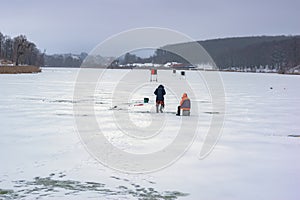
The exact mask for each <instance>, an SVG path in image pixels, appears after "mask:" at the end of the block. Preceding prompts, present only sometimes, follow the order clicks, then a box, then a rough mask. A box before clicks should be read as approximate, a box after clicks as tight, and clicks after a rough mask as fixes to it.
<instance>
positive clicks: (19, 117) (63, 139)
mask: <svg viewBox="0 0 300 200" xmlns="http://www.w3.org/2000/svg"><path fill="white" fill-rule="evenodd" d="M85 70H88V71H91V72H92V73H93V72H94V71H93V70H97V69H85ZM78 71H79V69H61V68H44V69H43V72H42V73H39V74H18V75H1V76H0V97H1V98H0V111H1V112H0V128H1V129H0V137H1V140H0V156H1V164H0V199H1V198H4V199H14V198H15V199H33V198H39V199H86V198H97V197H99V198H100V199H101V198H103V199H139V198H140V199H143V198H146V197H152V198H153V199H164V198H165V199H167V198H169V199H176V198H179V199H181V198H182V199H237V200H238V199H249V200H250V199H278V200H279V199H295V200H296V199H299V197H300V192H299V185H300V170H299V169H300V161H299V156H298V154H299V153H300V138H298V137H288V135H300V126H299V119H300V117H299V116H300V109H299V108H300V105H299V102H300V93H299V84H300V76H291V75H278V74H264V73H229V72H224V73H220V75H221V77H222V79H223V85H224V89H225V97H226V98H225V105H226V110H225V111H226V112H225V121H224V126H223V129H222V135H221V137H220V138H219V141H218V143H217V145H216V146H215V147H214V149H213V151H212V152H211V153H210V154H209V155H208V156H207V157H205V158H204V159H199V153H200V150H201V147H202V144H203V141H204V139H205V134H206V133H207V130H208V129H209V126H210V122H211V118H212V115H214V114H215V115H218V113H213V112H212V105H211V99H210V94H209V93H208V90H207V88H206V86H205V83H204V81H203V80H201V77H200V76H199V75H198V72H195V71H187V72H186V80H187V81H188V82H189V83H190V85H191V86H192V87H193V88H195V92H196V93H197V94H196V97H197V99H191V100H192V105H193V103H194V104H195V103H196V102H198V103H199V105H200V106H199V109H198V111H193V109H192V112H191V113H192V116H191V117H190V118H188V119H189V120H198V119H199V125H198V129H197V135H196V138H195V141H194V143H193V144H192V145H191V147H190V148H189V150H188V151H187V152H186V153H185V154H184V155H183V156H182V157H181V158H180V159H179V160H177V161H176V162H175V163H173V164H172V165H170V166H168V167H166V168H163V169H161V170H159V171H156V172H153V173H145V174H144V173H142V174H128V173H122V172H119V171H115V170H113V169H110V168H108V167H105V166H103V165H102V164H101V163H99V162H98V161H96V160H95V159H94V157H93V156H91V155H90V154H89V153H88V152H87V151H86V148H85V146H84V144H82V142H81V140H80V136H79V134H78V133H77V127H76V124H75V122H76V120H75V119H74V113H73V106H74V104H75V103H76V102H75V101H74V99H73V94H74V87H75V81H76V77H77V73H78ZM124 73H126V70H107V74H106V76H105V77H102V84H101V85H99V86H98V87H97V89H96V92H95V95H94V96H89V97H86V99H84V100H85V101H86V102H92V103H93V105H94V108H95V116H97V122H98V123H99V124H102V125H103V126H102V127H101V129H102V131H103V133H104V134H105V136H106V137H107V138H108V140H109V141H110V142H111V143H113V144H114V145H116V146H118V147H119V148H120V149H123V150H124V151H128V152H135V153H136V152H142V153H149V152H153V151H156V150H157V149H163V148H164V146H166V145H167V144H169V143H170V142H171V141H172V140H173V139H174V137H175V136H176V135H175V136H174V133H176V131H174V130H173V128H174V126H175V125H178V123H180V120H181V119H182V118H181V117H177V116H175V115H174V112H175V111H176V107H177V104H178V101H179V99H178V97H176V96H175V95H174V94H173V93H172V88H168V86H167V85H166V89H167V95H166V108H165V113H163V114H160V113H159V114H157V113H155V110H154V100H155V97H154V95H153V91H154V89H155V88H156V87H157V86H158V84H159V83H160V82H158V83H156V82H152V83H149V85H146V86H145V87H138V89H137V90H136V91H135V93H134V94H132V96H131V100H130V102H128V100H125V101H124V102H117V104H115V103H116V102H113V100H112V94H113V90H114V87H115V86H116V83H117V81H118V78H119V77H121V76H122V75H123V74H124ZM137 73H141V75H142V74H143V73H149V71H147V70H138V72H137ZM159 73H160V72H159ZM162 73H169V74H170V76H172V71H164V72H162ZM201 73H218V72H201ZM149 76H150V74H149ZM178 76H179V75H178ZM158 78H159V81H162V82H163V80H160V76H159V75H158ZM179 81H180V80H179ZM124 84H126V83H124ZM145 96H147V97H149V98H150V102H149V104H147V105H144V104H143V98H144V97H145ZM140 104H143V105H142V106H140ZM192 108H193V107H192ZM116 110H117V111H119V112H129V117H130V120H131V121H133V122H134V123H135V124H136V125H137V126H141V127H145V126H147V125H148V124H149V123H150V122H149V120H152V117H153V116H155V118H161V117H164V119H166V124H165V125H164V130H163V132H162V133H163V134H160V135H157V136H155V137H153V138H151V140H140V142H136V141H135V140H133V139H130V137H128V136H124V135H122V134H120V133H119V131H118V127H117V126H115V124H114V121H113V118H112V117H111V115H112V113H113V112H114V111H116ZM196 115H198V117H199V118H197V117H195V116H196ZM80 117H82V118H88V117H89V116H88V115H83V116H80Z"/></svg>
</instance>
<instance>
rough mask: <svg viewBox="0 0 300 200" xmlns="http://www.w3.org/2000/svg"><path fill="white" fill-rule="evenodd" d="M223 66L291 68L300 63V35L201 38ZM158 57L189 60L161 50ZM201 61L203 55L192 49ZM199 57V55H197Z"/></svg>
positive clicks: (226, 67)
mask: <svg viewBox="0 0 300 200" xmlns="http://www.w3.org/2000/svg"><path fill="white" fill-rule="evenodd" d="M199 44H201V45H202V46H203V48H204V49H205V50H206V51H207V52H208V53H209V55H210V56H211V57H212V59H213V60H214V62H215V64H216V66H217V67H218V68H219V69H229V68H240V69H242V68H253V69H254V68H257V67H268V68H269V69H277V70H278V71H287V70H289V69H291V68H293V67H295V66H298V65H300V36H260V37H241V38H225V39H214V40H206V41H199ZM192 45H193V44H192V43H184V44H175V45H168V46H169V47H167V48H170V47H171V48H172V49H190V47H191V46H192ZM155 57H156V58H155V59H154V60H158V61H159V62H161V63H163V62H170V61H177V62H187V61H185V60H184V59H183V58H181V57H180V56H178V55H176V54H173V53H170V52H167V51H163V50H160V51H159V52H158V53H156V55H155ZM191 57H193V60H194V61H195V62H198V63H199V64H200V63H201V62H202V60H201V56H199V55H197V54H194V55H193V52H191ZM197 57H198V58H197Z"/></svg>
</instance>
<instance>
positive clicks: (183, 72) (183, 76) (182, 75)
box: [180, 71, 185, 79]
mask: <svg viewBox="0 0 300 200" xmlns="http://www.w3.org/2000/svg"><path fill="white" fill-rule="evenodd" d="M180 75H181V76H180V77H181V78H183V79H185V71H181V72H180Z"/></svg>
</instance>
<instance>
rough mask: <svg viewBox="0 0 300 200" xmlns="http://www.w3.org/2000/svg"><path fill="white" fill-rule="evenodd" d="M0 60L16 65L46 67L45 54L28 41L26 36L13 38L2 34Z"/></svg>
mask: <svg viewBox="0 0 300 200" xmlns="http://www.w3.org/2000/svg"><path fill="white" fill-rule="evenodd" d="M0 60H2V61H1V62H2V63H12V64H14V65H17V66H18V65H20V64H22V65H34V66H43V65H44V53H42V52H41V51H40V50H39V49H38V48H37V46H36V45H35V44H34V43H33V42H30V41H28V40H27V38H26V36H25V35H19V36H17V37H14V38H11V37H10V36H7V35H3V34H2V33H1V32H0Z"/></svg>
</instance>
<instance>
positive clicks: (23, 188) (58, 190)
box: [0, 173, 188, 200]
mask: <svg viewBox="0 0 300 200" xmlns="http://www.w3.org/2000/svg"><path fill="white" fill-rule="evenodd" d="M63 177H64V175H62V174H61V173H60V174H58V175H57V176H56V174H54V173H51V174H50V175H49V176H48V177H35V178H34V179H33V180H30V181H27V180H17V181H13V183H14V189H12V190H6V189H0V199H33V198H34V199H41V198H45V197H53V196H54V195H55V196H60V195H61V196H62V197H66V196H69V197H71V196H72V195H76V196H77V195H80V194H84V193H86V192H89V194H90V196H93V197H98V196H117V197H122V196H123V197H129V198H133V199H145V200H146V199H153V200H156V199H162V200H163V199H170V200H172V199H177V198H179V197H184V196H188V194H187V193H183V192H179V191H157V190H156V189H155V188H153V187H143V186H142V185H139V184H136V183H133V182H131V181H130V180H128V179H123V178H119V177H116V176H111V177H110V178H111V179H114V181H117V182H120V184H117V185H118V186H116V187H114V188H109V187H107V186H106V184H104V183H98V182H92V181H87V182H81V181H75V180H63V179H62V178H63ZM121 183H122V184H121ZM151 184H153V185H154V184H155V183H154V182H152V183H151Z"/></svg>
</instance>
